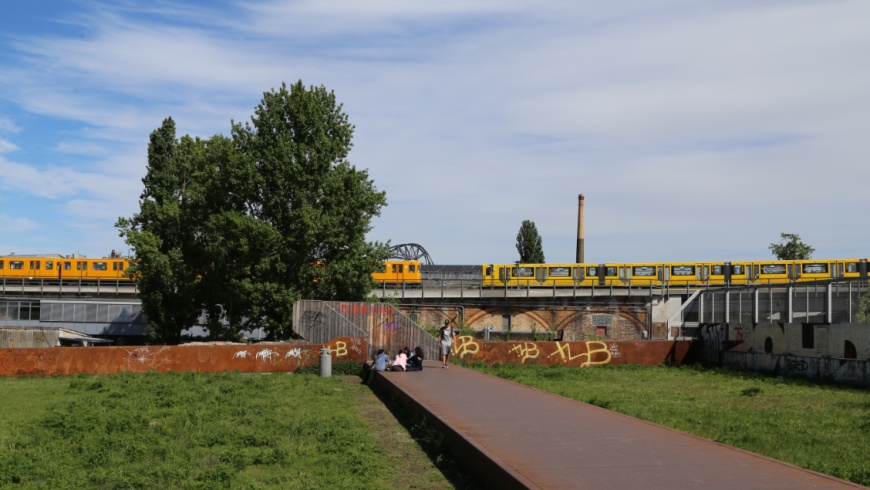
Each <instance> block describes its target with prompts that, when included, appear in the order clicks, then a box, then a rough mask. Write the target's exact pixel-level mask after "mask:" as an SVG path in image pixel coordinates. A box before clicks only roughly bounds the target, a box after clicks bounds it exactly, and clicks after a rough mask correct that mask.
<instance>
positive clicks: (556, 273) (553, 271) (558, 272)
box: [549, 267, 571, 277]
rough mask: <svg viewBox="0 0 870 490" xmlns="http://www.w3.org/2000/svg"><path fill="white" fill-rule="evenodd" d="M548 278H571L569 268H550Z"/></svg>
mask: <svg viewBox="0 0 870 490" xmlns="http://www.w3.org/2000/svg"><path fill="white" fill-rule="evenodd" d="M549 275H550V277H571V268H570V267H550V272H549Z"/></svg>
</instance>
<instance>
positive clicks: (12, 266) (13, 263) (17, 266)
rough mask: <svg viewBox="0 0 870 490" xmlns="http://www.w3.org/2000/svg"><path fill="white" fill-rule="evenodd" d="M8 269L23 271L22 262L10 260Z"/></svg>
mask: <svg viewBox="0 0 870 490" xmlns="http://www.w3.org/2000/svg"><path fill="white" fill-rule="evenodd" d="M9 268H10V269H24V261H23V260H10V261H9Z"/></svg>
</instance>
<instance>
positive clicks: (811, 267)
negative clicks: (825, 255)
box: [803, 264, 828, 274]
mask: <svg viewBox="0 0 870 490" xmlns="http://www.w3.org/2000/svg"><path fill="white" fill-rule="evenodd" d="M803 271H804V274H826V273H827V272H828V264H803Z"/></svg>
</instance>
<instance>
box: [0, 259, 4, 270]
mask: <svg viewBox="0 0 870 490" xmlns="http://www.w3.org/2000/svg"><path fill="white" fill-rule="evenodd" d="M2 268H3V261H2V260H0V269H2Z"/></svg>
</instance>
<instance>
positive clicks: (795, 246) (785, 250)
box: [768, 233, 816, 260]
mask: <svg viewBox="0 0 870 490" xmlns="http://www.w3.org/2000/svg"><path fill="white" fill-rule="evenodd" d="M779 236H780V238H781V239H782V240H781V243H771V244H770V247H768V248H770V251H771V253H773V255H775V256H776V258H777V260H806V259H811V258H812V257H813V252H815V251H816V249H814V248H813V247H811V246H809V245H807V244H805V243H804V242H802V241H801V237H800V236H798V235H796V234H793V233H780V234H779Z"/></svg>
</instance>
